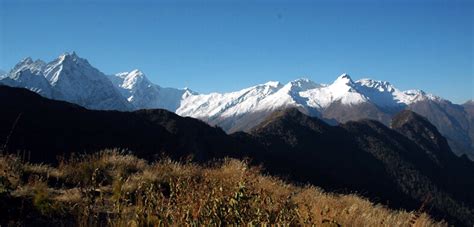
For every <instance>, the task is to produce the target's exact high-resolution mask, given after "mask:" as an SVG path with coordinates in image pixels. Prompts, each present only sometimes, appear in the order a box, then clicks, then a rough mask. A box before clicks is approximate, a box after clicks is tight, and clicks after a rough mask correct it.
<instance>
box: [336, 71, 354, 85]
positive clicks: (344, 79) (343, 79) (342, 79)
mask: <svg viewBox="0 0 474 227" xmlns="http://www.w3.org/2000/svg"><path fill="white" fill-rule="evenodd" d="M353 83H354V81H353V80H352V78H351V77H350V76H349V74H347V73H343V74H341V75H340V76H339V77H337V79H336V80H335V81H334V82H333V84H341V85H342V84H345V85H352V84H353Z"/></svg>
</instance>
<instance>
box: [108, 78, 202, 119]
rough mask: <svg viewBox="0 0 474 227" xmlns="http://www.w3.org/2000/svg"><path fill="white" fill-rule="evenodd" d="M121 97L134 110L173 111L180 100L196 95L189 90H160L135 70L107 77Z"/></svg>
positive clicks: (160, 88)
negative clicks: (158, 109)
mask: <svg viewBox="0 0 474 227" xmlns="http://www.w3.org/2000/svg"><path fill="white" fill-rule="evenodd" d="M109 79H110V80H111V81H112V83H113V84H114V85H115V87H116V88H117V89H118V90H119V91H120V92H121V94H122V96H123V97H125V98H126V99H127V101H128V102H129V103H130V104H132V105H133V108H134V109H157V108H161V109H166V110H170V111H175V110H176V109H178V107H179V106H180V104H181V100H183V99H185V98H186V97H188V96H190V95H192V94H196V93H195V92H193V91H191V90H189V89H175V88H162V87H160V86H158V85H156V84H153V83H152V82H150V81H149V80H148V78H146V76H145V74H144V73H143V72H141V71H139V70H137V69H135V70H133V71H131V72H123V73H117V74H116V75H112V76H109Z"/></svg>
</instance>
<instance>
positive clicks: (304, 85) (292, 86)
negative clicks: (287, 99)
mask: <svg viewBox="0 0 474 227" xmlns="http://www.w3.org/2000/svg"><path fill="white" fill-rule="evenodd" d="M285 87H286V88H287V89H289V90H290V91H296V92H300V91H306V90H310V89H315V88H319V87H321V85H319V84H317V83H315V82H313V81H311V80H309V79H307V78H300V79H296V80H293V81H291V82H289V83H288V84H286V85H285Z"/></svg>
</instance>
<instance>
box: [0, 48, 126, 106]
mask: <svg viewBox="0 0 474 227" xmlns="http://www.w3.org/2000/svg"><path fill="white" fill-rule="evenodd" d="M43 78H44V79H45V80H44V79H43ZM0 84H5V85H10V86H15V87H23V88H27V89H30V90H32V91H36V92H38V93H39V94H41V95H44V96H45V97H48V98H52V99H57V100H64V101H68V102H72V103H76V104H79V105H81V106H84V107H86V108H90V109H105V110H112V109H113V110H127V109H129V106H128V105H129V104H128V103H127V102H126V100H124V98H123V97H122V95H121V94H120V93H119V91H117V89H116V88H115V87H114V86H113V84H112V83H111V82H110V80H109V79H108V78H107V76H105V75H104V74H103V73H102V72H100V71H99V70H97V69H96V68H94V67H93V66H91V65H90V64H89V62H88V61H87V60H85V59H82V58H79V57H78V56H77V55H76V54H75V53H74V52H73V53H72V54H69V53H65V54H63V55H61V56H59V58H57V59H55V60H54V61H52V62H49V63H45V62H43V61H41V60H36V61H33V60H32V59H31V58H26V59H24V60H22V61H21V62H20V63H18V64H17V65H16V66H15V67H14V68H13V69H12V70H11V72H10V73H9V76H8V77H7V78H4V79H2V80H0Z"/></svg>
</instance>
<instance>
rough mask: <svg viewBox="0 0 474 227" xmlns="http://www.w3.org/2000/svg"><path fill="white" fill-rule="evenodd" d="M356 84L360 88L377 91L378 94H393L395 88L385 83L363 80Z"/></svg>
mask: <svg viewBox="0 0 474 227" xmlns="http://www.w3.org/2000/svg"><path fill="white" fill-rule="evenodd" d="M356 83H357V84H359V85H361V86H365V87H370V88H374V89H377V90H378V91H380V92H394V91H395V90H396V89H395V87H394V86H393V85H392V84H390V83H389V82H387V81H380V80H372V79H368V78H363V79H360V80H358V81H356Z"/></svg>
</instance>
